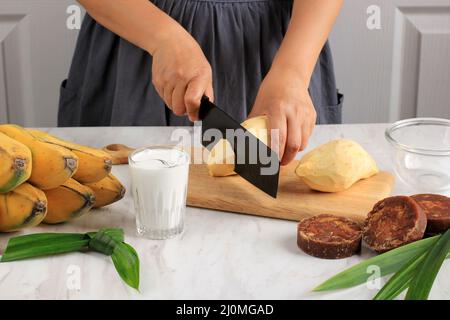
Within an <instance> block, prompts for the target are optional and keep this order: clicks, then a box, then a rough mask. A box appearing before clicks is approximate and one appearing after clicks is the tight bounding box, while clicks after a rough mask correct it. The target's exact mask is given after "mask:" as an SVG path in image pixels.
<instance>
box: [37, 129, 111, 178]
mask: <svg viewBox="0 0 450 320" xmlns="http://www.w3.org/2000/svg"><path fill="white" fill-rule="evenodd" d="M28 132H30V133H31V134H32V135H34V136H35V137H37V138H39V139H42V140H43V141H45V142H47V143H51V144H54V145H58V146H61V147H64V148H67V149H69V150H70V151H72V152H73V153H74V154H76V155H77V156H78V158H79V163H78V170H77V171H76V172H75V174H74V175H73V178H74V179H75V180H77V181H78V182H81V183H83V184H86V183H92V182H97V181H100V180H102V179H103V178H105V177H106V176H107V175H108V174H109V173H110V172H111V168H112V160H111V157H110V155H109V154H108V153H106V152H104V151H102V150H99V149H94V148H91V147H87V146H82V145H79V144H76V143H72V142H68V141H64V140H61V139H59V138H57V137H55V136H52V135H50V134H48V133H46V132H43V131H39V130H34V129H28Z"/></svg>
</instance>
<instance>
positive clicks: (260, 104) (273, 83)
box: [249, 69, 317, 165]
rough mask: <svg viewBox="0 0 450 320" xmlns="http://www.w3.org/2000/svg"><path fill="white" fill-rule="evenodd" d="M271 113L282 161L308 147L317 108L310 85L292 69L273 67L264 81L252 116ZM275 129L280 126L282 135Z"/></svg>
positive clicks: (274, 145) (273, 138)
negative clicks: (309, 89)
mask: <svg viewBox="0 0 450 320" xmlns="http://www.w3.org/2000/svg"><path fill="white" fill-rule="evenodd" d="M260 115H267V117H268V119H269V128H268V129H269V132H271V133H272V134H271V148H272V149H274V150H275V151H278V152H279V157H280V159H281V164H282V165H287V164H288V163H289V162H291V161H292V160H293V159H294V158H295V156H296V154H297V152H299V151H301V150H303V149H305V148H306V145H307V143H308V139H309V137H310V135H311V133H312V131H313V129H314V126H315V123H316V117H317V114H316V111H315V109H314V105H313V102H312V100H311V97H310V95H309V92H308V86H307V84H305V82H304V81H302V80H301V79H299V77H298V75H297V74H296V73H294V72H291V71H290V70H288V69H271V70H270V72H269V73H268V74H267V76H266V77H265V79H264V81H263V82H262V84H261V86H260V88H259V92H258V95H257V97H256V101H255V104H254V105H253V109H252V111H251V113H250V115H249V118H251V117H256V116H260ZM271 129H278V130H279V131H278V137H277V136H276V135H274V134H273V132H272V131H271Z"/></svg>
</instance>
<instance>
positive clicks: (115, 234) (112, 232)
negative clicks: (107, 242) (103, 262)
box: [86, 228, 125, 242]
mask: <svg viewBox="0 0 450 320" xmlns="http://www.w3.org/2000/svg"><path fill="white" fill-rule="evenodd" d="M102 231H103V232H104V233H105V234H107V235H109V236H110V237H111V238H113V239H114V240H116V241H117V242H124V241H125V236H124V232H123V229H119V228H105V229H102ZM97 232H98V231H95V232H88V233H86V235H87V236H88V237H89V238H91V239H92V238H94V237H95V235H96V234H97Z"/></svg>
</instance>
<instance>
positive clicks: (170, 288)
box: [0, 124, 450, 299]
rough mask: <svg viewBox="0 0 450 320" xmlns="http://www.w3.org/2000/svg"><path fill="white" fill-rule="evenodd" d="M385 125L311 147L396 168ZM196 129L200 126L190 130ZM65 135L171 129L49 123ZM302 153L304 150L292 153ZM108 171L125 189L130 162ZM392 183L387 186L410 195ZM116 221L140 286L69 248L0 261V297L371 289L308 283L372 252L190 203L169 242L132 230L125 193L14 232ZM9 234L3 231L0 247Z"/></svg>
mask: <svg viewBox="0 0 450 320" xmlns="http://www.w3.org/2000/svg"><path fill="white" fill-rule="evenodd" d="M386 126H387V125H385V124H364V125H330V126H319V127H317V128H316V129H315V133H314V135H313V137H312V138H311V141H310V145H309V147H308V149H307V150H306V151H308V150H309V149H311V148H313V147H315V146H317V145H319V144H321V143H325V142H327V141H329V140H331V139H336V138H350V139H354V140H356V141H358V142H359V143H361V144H362V145H363V146H364V148H366V149H367V150H368V151H369V152H370V153H371V154H372V155H373V157H374V158H375V159H376V161H377V163H378V165H379V167H380V169H382V170H388V171H393V168H392V161H391V159H390V156H391V150H390V147H389V145H388V143H387V142H386V141H385V139H384V130H385V128H386ZM197 129H198V128H197ZM47 130H48V131H50V132H51V133H53V134H56V135H58V136H60V137H62V138H65V139H70V140H73V141H76V142H79V143H83V144H87V145H92V146H96V147H101V146H104V145H106V144H109V143H124V144H127V145H130V146H133V147H140V146H145V145H152V144H164V143H170V138H171V134H172V132H173V130H174V128H155V127H153V128H152V127H128V128H125V127H121V128H52V129H47ZM298 157H301V153H300V154H299V155H298ZM113 172H114V174H115V175H117V177H118V178H119V179H120V180H121V181H122V182H123V183H124V184H125V185H126V187H127V188H128V189H129V184H130V181H129V173H128V167H127V166H115V167H114V169H113ZM412 192H414V190H410V189H409V188H407V187H406V186H405V185H403V184H401V183H400V182H398V181H397V183H396V186H395V190H394V194H407V193H412ZM102 227H121V228H123V229H124V230H125V233H126V241H127V242H129V243H130V244H131V245H133V246H134V247H135V249H136V250H137V252H138V253H139V255H140V261H141V273H140V277H141V286H140V292H137V291H135V290H133V289H131V288H129V287H127V286H126V285H125V284H124V283H123V282H122V281H121V280H120V278H119V277H118V275H117V273H116V271H115V269H114V267H113V265H112V263H111V261H110V258H109V257H106V256H103V255H100V254H96V253H88V254H86V253H71V254H64V255H59V256H54V257H47V258H39V259H34V260H28V261H19V262H11V263H2V264H0V298H1V299H370V298H372V297H373V295H374V294H375V293H376V290H374V289H371V288H368V287H367V286H366V285H361V286H358V287H355V288H351V289H347V290H340V291H335V292H329V293H312V292H311V289H312V288H314V287H315V286H317V285H318V284H320V283H321V282H323V281H324V280H326V279H327V278H329V277H330V276H332V275H334V274H336V273H337V272H340V271H342V270H344V269H345V268H347V267H349V266H351V265H353V264H356V263H358V262H359V261H361V260H362V259H364V258H367V257H369V256H371V253H370V252H368V251H367V250H363V252H362V254H361V255H360V256H353V257H351V258H348V259H342V260H321V259H317V258H314V257H310V256H308V255H306V254H304V253H303V252H301V251H300V250H299V249H298V248H297V245H296V223H295V222H291V221H282V220H275V219H268V218H261V217H254V216H247V215H241V214H233V213H224V212H218V211H212V210H204V209H196V208H188V209H187V216H186V225H185V231H184V233H183V234H182V235H180V236H178V237H176V238H174V239H171V240H166V241H153V240H147V239H143V238H140V237H138V236H137V235H136V232H135V220H134V209H133V201H132V198H131V195H130V193H129V192H128V193H127V195H126V197H125V198H124V199H123V200H122V201H120V202H118V203H116V204H113V205H111V206H109V207H107V208H103V209H100V210H94V211H91V212H90V213H89V214H87V215H85V216H83V217H81V218H79V219H78V220H75V221H72V222H70V223H67V224H63V225H57V226H46V225H42V226H39V227H36V228H33V229H30V230H26V231H22V232H19V233H15V234H14V235H17V234H25V233H35V232H87V231H92V230H97V229H99V228H102ZM10 236H11V235H10V234H2V235H0V247H1V248H4V247H5V245H6V242H7V240H8V238H9V237H10ZM449 267H450V262H449V261H447V262H445V263H444V265H443V267H442V269H441V272H440V273H439V275H438V278H437V280H436V282H435V284H434V287H433V290H432V293H431V296H430V298H431V299H449V298H450V285H449V284H450V268H449Z"/></svg>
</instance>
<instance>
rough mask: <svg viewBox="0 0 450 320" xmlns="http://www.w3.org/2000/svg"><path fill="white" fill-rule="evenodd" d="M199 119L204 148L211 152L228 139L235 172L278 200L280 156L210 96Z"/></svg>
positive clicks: (202, 108)
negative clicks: (232, 152) (223, 140)
mask: <svg viewBox="0 0 450 320" xmlns="http://www.w3.org/2000/svg"><path fill="white" fill-rule="evenodd" d="M199 118H200V120H202V145H203V146H204V147H205V148H207V149H209V150H211V149H212V148H213V147H214V145H215V144H216V143H217V142H218V141H219V140H220V139H222V138H225V139H227V140H228V142H229V143H230V144H231V146H232V148H233V151H234V155H235V161H234V163H235V169H234V171H235V172H236V173H237V174H238V175H240V176H241V177H242V178H244V179H245V180H247V181H248V182H250V183H251V184H253V185H254V186H256V187H257V188H258V189H260V190H262V191H264V192H265V193H267V194H268V195H270V196H271V197H273V198H276V197H277V192H278V180H279V175H280V161H279V158H278V154H277V153H276V152H275V151H273V150H272V149H271V148H269V147H268V146H267V145H266V144H264V143H263V142H262V141H261V140H259V139H258V138H257V137H255V136H254V135H253V134H252V133H251V132H250V131H248V130H247V129H245V128H244V127H242V126H241V125H240V123H239V122H237V121H236V120H234V119H233V118H232V117H230V116H229V115H228V114H227V113H226V112H225V111H223V110H222V109H221V108H219V107H218V106H216V105H215V104H213V103H212V102H211V101H209V99H208V98H207V97H203V98H202V100H201V104H200V110H199Z"/></svg>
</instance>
